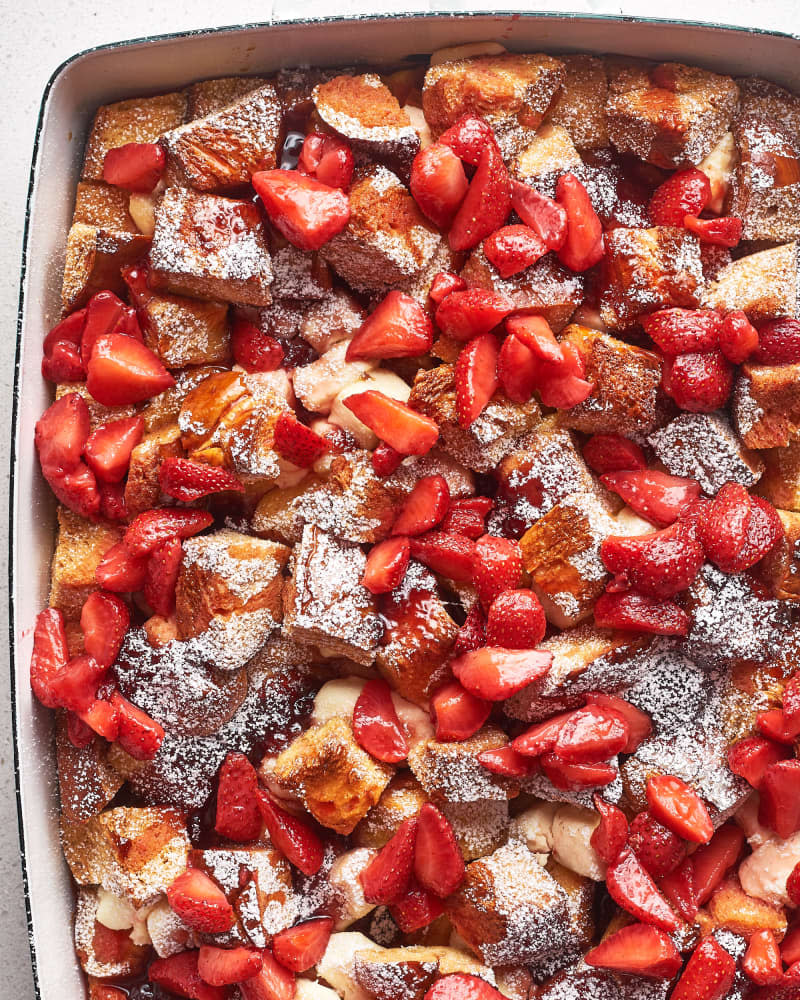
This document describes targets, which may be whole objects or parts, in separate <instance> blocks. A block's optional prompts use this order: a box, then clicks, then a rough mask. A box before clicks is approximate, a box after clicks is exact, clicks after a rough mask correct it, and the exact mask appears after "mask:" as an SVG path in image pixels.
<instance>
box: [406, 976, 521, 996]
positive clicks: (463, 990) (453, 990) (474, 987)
mask: <svg viewBox="0 0 800 1000" xmlns="http://www.w3.org/2000/svg"><path fill="white" fill-rule="evenodd" d="M502 997H503V994H502V993H498V992H497V990H496V989H495V988H494V987H493V986H490V985H489V984H488V983H487V982H486V980H485V979H478V977H477V976H471V975H469V974H468V973H466V972H454V973H453V974H452V975H449V976H443V977H442V978H441V979H437V981H436V982H435V983H434V984H433V986H431V988H430V989H429V990H428V992H427V993H426V994H425V996H424V998H423V1000H502Z"/></svg>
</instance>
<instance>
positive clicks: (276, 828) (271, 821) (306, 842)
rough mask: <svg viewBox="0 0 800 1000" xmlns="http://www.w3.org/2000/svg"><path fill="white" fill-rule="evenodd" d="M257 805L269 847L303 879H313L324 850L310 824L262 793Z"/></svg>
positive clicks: (259, 795)
mask: <svg viewBox="0 0 800 1000" xmlns="http://www.w3.org/2000/svg"><path fill="white" fill-rule="evenodd" d="M258 804H259V808H260V809H261V816H262V818H263V820H264V823H265V824H266V827H267V833H269V839H270V840H271V841H272V843H273V844H274V845H275V846H276V847H277V848H278V850H279V851H280V852H281V854H283V855H284V856H285V857H286V859H287V861H289V862H290V863H291V864H293V865H294V866H295V868H298V869H299V870H300V871H301V872H302V873H303V874H304V875H309V876H310V875H316V874H317V872H318V871H319V870H320V868H321V867H322V862H323V860H324V855H325V850H324V847H323V844H322V841H321V840H320V838H319V835H318V834H317V832H316V830H314V828H313V827H312V825H311V823H310V822H309V821H308V820H307V819H301V818H300V817H299V816H292V815H291V814H290V813H287V812H286V811H285V810H284V809H281V808H280V806H277V805H276V804H275V803H274V802H273V801H272V799H270V797H269V796H268V795H267V793H266V792H264V791H263V790H259V793H258Z"/></svg>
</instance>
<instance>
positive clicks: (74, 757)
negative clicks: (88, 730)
mask: <svg viewBox="0 0 800 1000" xmlns="http://www.w3.org/2000/svg"><path fill="white" fill-rule="evenodd" d="M107 751H108V744H107V743H106V742H105V741H104V740H102V739H101V738H100V737H99V736H98V737H95V738H94V739H93V740H92V742H91V743H90V744H89V745H88V746H87V747H76V746H73V744H72V743H71V742H70V740H69V737H68V735H67V716H66V712H63V711H60V712H58V713H57V715H56V763H57V766H58V790H59V798H60V801H61V815H62V816H63V817H64V818H65V819H66V820H68V821H69V822H73V823H85V822H86V821H87V820H89V819H91V818H92V816H96V815H97V813H99V812H100V811H101V810H102V809H104V808H105V807H106V806H107V805H108V803H109V802H110V801H111V800H112V799H113V798H114V796H115V795H116V794H117V792H118V791H119V790H120V788H122V785H123V783H124V780H125V779H124V778H123V777H122V775H120V774H119V773H118V772H117V771H115V770H114V768H113V767H111V766H110V764H109V763H108V759H107V758H108V753H107Z"/></svg>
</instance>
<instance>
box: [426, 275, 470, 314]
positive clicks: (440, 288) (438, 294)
mask: <svg viewBox="0 0 800 1000" xmlns="http://www.w3.org/2000/svg"><path fill="white" fill-rule="evenodd" d="M466 287H467V283H466V281H464V279H463V278H462V277H460V276H459V275H457V274H453V273H452V272H451V271H439V272H438V273H437V274H435V275H434V276H433V281H432V282H431V287H430V291H429V292H428V295H429V296H430V298H431V301H432V302H434V303H435V304H436V305H437V306H438V305H439V303H440V302H442V301H443V300H444V299H446V298H447V296H448V295H450V294H451V292H463V291H464V290H465V289H466Z"/></svg>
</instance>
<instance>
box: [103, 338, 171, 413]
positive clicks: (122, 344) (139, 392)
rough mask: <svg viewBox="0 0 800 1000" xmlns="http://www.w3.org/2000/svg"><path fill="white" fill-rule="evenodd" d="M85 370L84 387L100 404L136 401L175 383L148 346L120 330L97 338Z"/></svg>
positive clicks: (153, 394) (125, 403) (126, 403)
mask: <svg viewBox="0 0 800 1000" xmlns="http://www.w3.org/2000/svg"><path fill="white" fill-rule="evenodd" d="M86 372H87V375H86V388H87V389H88V390H89V392H90V393H91V395H92V396H93V398H94V399H96V400H97V402H98V403H102V404H103V405H104V406H129V405H130V404H131V403H140V402H142V401H143V400H145V399H150V398H152V397H153V396H157V395H158V394H159V393H161V392H163V391H164V390H165V389H169V388H171V387H172V386H173V385H175V379H174V378H173V377H172V376H171V375H170V373H169V372H168V371H167V369H166V368H165V367H164V366H163V365H162V363H161V361H160V360H159V358H158V356H157V355H156V354H154V353H153V352H152V351H151V350H150V348H149V347H145V345H144V344H140V343H139V341H138V340H135V339H134V338H133V337H126V336H125V335H123V334H121V333H108V334H105V335H104V336H102V337H99V338H98V340H97V341H96V343H95V345H94V348H93V349H92V354H91V357H90V358H89V363H88V365H87V370H86Z"/></svg>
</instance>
